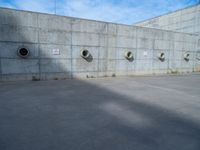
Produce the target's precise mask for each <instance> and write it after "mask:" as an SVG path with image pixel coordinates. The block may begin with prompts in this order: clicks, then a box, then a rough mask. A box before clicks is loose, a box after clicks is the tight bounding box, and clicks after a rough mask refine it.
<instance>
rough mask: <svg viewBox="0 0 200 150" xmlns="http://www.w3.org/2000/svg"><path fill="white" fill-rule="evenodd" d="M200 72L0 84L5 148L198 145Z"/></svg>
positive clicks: (191, 148)
mask: <svg viewBox="0 0 200 150" xmlns="http://www.w3.org/2000/svg"><path fill="white" fill-rule="evenodd" d="M199 149H200V74H190V75H182V76H152V77H124V78H105V79H88V80H85V81H82V80H65V81H39V82H37V81H35V82H6V83H0V150H199Z"/></svg>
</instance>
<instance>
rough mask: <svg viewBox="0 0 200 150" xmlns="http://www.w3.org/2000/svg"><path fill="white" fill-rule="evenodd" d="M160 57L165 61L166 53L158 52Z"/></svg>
mask: <svg viewBox="0 0 200 150" xmlns="http://www.w3.org/2000/svg"><path fill="white" fill-rule="evenodd" d="M158 58H159V59H160V60H161V61H163V60H165V53H163V52H162V53H159V54H158Z"/></svg>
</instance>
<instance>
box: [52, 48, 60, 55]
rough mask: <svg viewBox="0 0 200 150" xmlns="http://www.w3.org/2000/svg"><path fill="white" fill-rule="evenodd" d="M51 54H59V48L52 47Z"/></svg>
mask: <svg viewBox="0 0 200 150" xmlns="http://www.w3.org/2000/svg"><path fill="white" fill-rule="evenodd" d="M52 54H53V55H60V50H59V49H53V50H52Z"/></svg>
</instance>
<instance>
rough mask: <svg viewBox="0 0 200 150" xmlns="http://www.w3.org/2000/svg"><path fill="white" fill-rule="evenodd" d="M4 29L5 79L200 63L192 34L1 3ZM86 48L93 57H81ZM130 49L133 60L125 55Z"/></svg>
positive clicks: (185, 68)
mask: <svg viewBox="0 0 200 150" xmlns="http://www.w3.org/2000/svg"><path fill="white" fill-rule="evenodd" d="M0 35H1V36H0V75H1V76H0V77H1V78H0V79H1V81H8V80H35V79H36V80H38V79H40V80H46V79H66V78H93V77H106V76H127V75H136V74H158V73H173V72H192V71H195V70H196V71H198V70H197V69H196V68H198V66H199V65H198V63H197V61H196V58H195V56H196V55H197V46H198V38H197V35H194V34H186V33H179V32H174V31H164V30H158V29H150V28H144V27H135V26H128V25H121V24H114V23H108V22H99V21H92V20H85V19H78V18H70V17H63V16H56V15H48V14H42V13H34V12H27V11H18V10H13V9H4V8H0ZM21 46H24V47H27V48H28V49H29V50H30V56H29V57H28V58H27V59H22V58H20V57H19V56H18V55H17V49H18V48H19V47H21ZM54 49H59V50H60V53H59V54H58V55H55V54H53V50H54ZM83 49H88V50H89V51H90V53H91V56H92V57H91V59H90V61H86V60H85V59H83V58H81V56H80V51H81V50H83ZM126 51H131V52H133V54H134V56H135V57H134V60H133V61H128V60H126V59H125V58H124V53H125V52H126ZM161 52H164V53H165V57H166V59H165V61H163V62H161V61H160V60H158V58H157V55H158V53H161ZM185 52H189V53H190V54H191V55H190V56H191V57H190V60H189V61H188V62H186V61H185V60H184V59H183V55H184V53H185ZM198 62H199V61H198ZM199 68H200V67H199Z"/></svg>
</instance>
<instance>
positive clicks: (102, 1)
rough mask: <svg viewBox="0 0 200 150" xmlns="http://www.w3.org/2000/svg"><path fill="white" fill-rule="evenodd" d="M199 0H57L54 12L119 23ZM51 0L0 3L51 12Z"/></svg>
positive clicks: (146, 17)
mask: <svg viewBox="0 0 200 150" xmlns="http://www.w3.org/2000/svg"><path fill="white" fill-rule="evenodd" d="M198 1H199V0H57V7H56V8H57V9H56V10H57V14H59V15H65V16H72V17H79V18H87V19H94V20H101V21H108V22H116V23H122V24H133V23H135V22H139V21H142V20H145V19H148V18H152V17H154V16H158V15H161V14H164V13H167V12H170V11H174V10H177V9H180V8H184V7H187V6H191V5H194V4H196V3H197V2H198ZM54 4H55V0H0V6H1V7H9V8H15V9H21V10H31V11H37V12H44V13H51V14H53V13H54V12H55V9H54V8H55V7H54V6H55V5H54Z"/></svg>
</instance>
